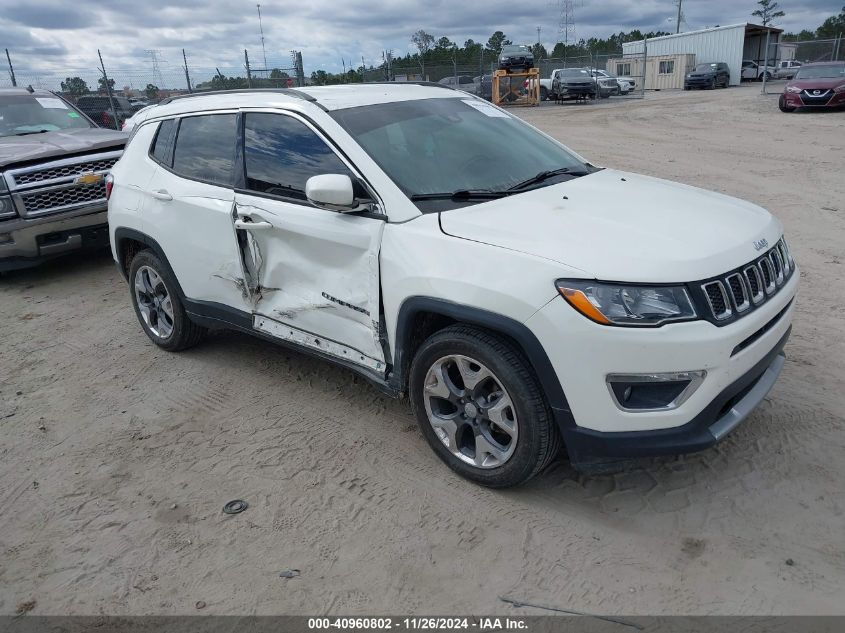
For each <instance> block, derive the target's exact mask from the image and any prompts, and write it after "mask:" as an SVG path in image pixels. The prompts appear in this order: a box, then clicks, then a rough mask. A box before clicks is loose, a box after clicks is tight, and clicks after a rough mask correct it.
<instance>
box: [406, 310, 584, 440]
mask: <svg viewBox="0 0 845 633" xmlns="http://www.w3.org/2000/svg"><path fill="white" fill-rule="evenodd" d="M456 323H462V324H466V325H475V326H478V327H482V328H484V329H486V330H488V331H490V332H493V333H495V334H498V335H500V336H503V337H505V338H506V339H508V340H510V341H511V342H512V343H513V344H514V345H515V346H516V347H517V348H518V349H519V350H520V351H521V352H522V354H523V355H524V356H525V357H526V359H527V360H528V362H529V364H530V365H531V367H532V368H533V370H534V373H535V374H536V376H537V379H538V380H539V381H540V386H541V387H542V389H543V393H544V395H545V397H546V400H547V402H548V403H549V406H550V407H551V408H552V411H553V413H554V417H555V421H556V422H557V423H558V426H560V427H561V429H563V428H569V427H571V426H574V425H575V422H574V419H573V417H572V413H571V411H570V409H569V403H568V401H567V399H566V395H565V394H564V392H563V387H562V386H561V384H560V381H559V380H558V377H557V374H556V373H555V370H554V367H553V366H552V363H551V361H550V360H549V357H548V355H547V354H546V351H545V350H544V349H543V346H542V345H541V343H540V341H539V340H538V339H537V337H536V336H535V335H534V333H533V332H532V331H531V330H530V329H529V328H528V327H527V326H526V325H525V324H523V323H520V322H519V321H516V320H515V319H512V318H510V317H507V316H504V315H502V314H498V313H495V312H490V311H488V310H484V309H481V308H476V307H473V306H467V305H463V304H459V303H454V302H451V301H446V300H444V299H436V298H434V297H409V298H407V299H405V300H404V301H403V302H402V305H401V306H400V307H399V312H398V315H397V320H396V338H395V341H396V342H395V350H394V353H393V373H392V374H391V377H390V383H391V385H392V386H393V387H394V388H395V389H397V390H398V391H403V392H405V391H407V388H408V376H409V373H410V367H411V362H412V361H413V358H414V355H415V354H416V351H417V349H419V346H420V345H421V344H422V342H423V341H424V340H425V339H426V338H428V337H429V336H431V335H432V334H434V333H435V332H437V331H439V330H441V329H443V328H445V327H448V326H449V325H453V324H456Z"/></svg>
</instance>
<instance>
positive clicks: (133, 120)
mask: <svg viewBox="0 0 845 633" xmlns="http://www.w3.org/2000/svg"><path fill="white" fill-rule="evenodd" d="M154 107H155V104H153V105H148V106H144V107H143V108H141V109H140V110H138V111H137V112H136V113H135V114H133V115H132V116H131V117H129V118H128V119H126V120H125V121H124V122H123V125H122V126H121V127H120V129H121V131H123V132H132V130H133V129H135V126H136V125H137V124H138V121H141V120H143V119H144V117H143V116H141V117H139V116H138V115H140V114H141V113H142V112H146V111H147V110H149V109H150V108H154Z"/></svg>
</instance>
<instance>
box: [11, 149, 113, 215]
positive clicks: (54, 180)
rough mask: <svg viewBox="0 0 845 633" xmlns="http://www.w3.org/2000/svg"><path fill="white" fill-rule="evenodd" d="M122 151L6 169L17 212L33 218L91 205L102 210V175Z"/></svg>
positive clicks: (103, 188)
mask: <svg viewBox="0 0 845 633" xmlns="http://www.w3.org/2000/svg"><path fill="white" fill-rule="evenodd" d="M122 153H123V150H112V151H106V152H102V153H99V154H88V155H87V156H76V157H73V158H63V159H59V160H54V161H50V162H47V163H42V164H40V165H33V166H30V167H22V168H19V169H11V170H9V171H7V172H6V174H5V178H6V184H7V185H8V187H9V191H10V193H11V194H12V199H13V200H14V203H15V207H16V209H17V212H18V214H19V215H20V216H21V217H24V218H34V217H40V216H44V215H50V214H54V213H62V212H67V211H73V210H76V209H84V208H86V207H92V206H94V205H100V206H102V208H103V210H105V208H106V188H105V184H104V182H103V178H104V177H105V175H106V174H107V173H108V172H109V170H111V168H112V167H113V166H114V164H115V163H116V162H117V160H118V159H119V158H120V155H121V154H122ZM91 176H93V178H91ZM0 177H1V176H0ZM98 179H99V180H98Z"/></svg>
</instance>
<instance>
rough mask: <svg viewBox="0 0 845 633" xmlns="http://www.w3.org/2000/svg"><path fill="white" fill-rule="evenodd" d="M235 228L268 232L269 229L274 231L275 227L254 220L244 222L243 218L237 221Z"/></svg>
mask: <svg viewBox="0 0 845 633" xmlns="http://www.w3.org/2000/svg"><path fill="white" fill-rule="evenodd" d="M235 228H236V229H244V230H247V231H266V230H267V229H272V228H273V225H272V224H270V223H269V222H264V221H263V220H262V221H259V222H253V221H252V220H244V219H243V218H238V219H237V220H235Z"/></svg>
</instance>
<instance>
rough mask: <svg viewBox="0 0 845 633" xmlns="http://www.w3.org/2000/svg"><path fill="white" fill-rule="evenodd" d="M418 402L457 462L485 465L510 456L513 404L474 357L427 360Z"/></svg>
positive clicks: (516, 431)
mask: <svg viewBox="0 0 845 633" xmlns="http://www.w3.org/2000/svg"><path fill="white" fill-rule="evenodd" d="M423 401H424V403H425V410H426V414H427V415H428V421H429V423H430V424H431V426H432V428H433V429H434V432H435V434H436V435H437V437H438V438H439V439H440V441H441V442H442V443H443V445H444V446H445V447H446V448H447V449H448V450H449V452H450V453H451V454H452V455H454V456H455V457H457V458H458V459H460V460H461V461H463V462H465V463H467V464H470V465H471V466H475V467H477V468H484V469H489V468H497V467H499V466H502V465H504V464H505V462H507V461H508V460H509V459H510V458H511V456H513V453H514V450H515V449H516V442H517V438H518V434H519V424H518V421H517V417H516V407H515V406H514V403H513V401H512V400H511V397H510V395H509V394H508V392H507V390H506V389H505V388H504V386H503V385H502V382H501V381H500V380H499V378H497V377H496V375H495V374H494V373H493V372H492V371H490V369H488V368H487V367H485V366H484V365H482V364H481V363H480V362H478V361H477V360H475V359H473V358H470V357H469V356H462V355H457V354H453V355H449V356H444V357H442V358H439V359H438V360H436V361H435V362H434V363H432V365H431V367H429V370H428V372H427V374H426V377H425V383H424V393H423Z"/></svg>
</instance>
